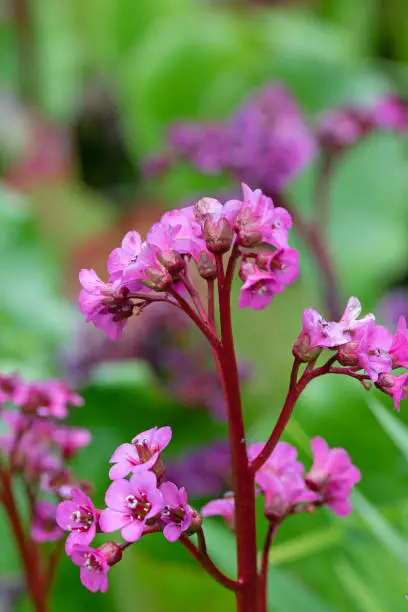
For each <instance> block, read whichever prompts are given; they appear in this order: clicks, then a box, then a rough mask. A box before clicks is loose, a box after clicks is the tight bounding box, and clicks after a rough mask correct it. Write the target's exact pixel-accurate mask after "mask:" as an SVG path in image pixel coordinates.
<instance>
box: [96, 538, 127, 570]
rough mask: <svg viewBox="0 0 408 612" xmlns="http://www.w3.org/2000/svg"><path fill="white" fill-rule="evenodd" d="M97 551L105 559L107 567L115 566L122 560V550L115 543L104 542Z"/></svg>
mask: <svg viewBox="0 0 408 612" xmlns="http://www.w3.org/2000/svg"><path fill="white" fill-rule="evenodd" d="M98 550H99V552H100V553H101V554H102V555H103V556H104V557H105V559H106V561H107V563H108V565H115V564H116V563H119V561H120V560H121V559H122V549H121V547H120V546H119V544H116V543H115V542H106V544H102V546H100V547H99V548H98Z"/></svg>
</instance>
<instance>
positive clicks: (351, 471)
mask: <svg viewBox="0 0 408 612" xmlns="http://www.w3.org/2000/svg"><path fill="white" fill-rule="evenodd" d="M312 451H313V457H314V461H313V465H312V467H311V470H310V472H309V473H308V474H307V476H306V479H305V480H306V483H307V485H308V486H309V487H310V488H311V489H312V491H314V492H316V493H317V494H318V495H319V497H320V499H321V500H322V502H323V503H324V504H326V505H327V506H329V508H331V509H332V510H333V512H334V513H335V514H337V515H338V516H343V517H344V516H348V515H349V514H350V512H351V509H352V508H351V504H350V501H349V498H350V495H351V491H352V489H353V486H354V485H355V484H356V483H357V482H359V481H360V479H361V473H360V471H359V470H358V469H357V468H356V467H355V466H354V465H353V464H352V463H351V461H350V457H349V455H348V454H347V452H346V451H345V450H344V449H343V448H332V449H330V448H329V447H328V445H327V442H326V441H325V440H323V438H319V437H317V438H313V440H312Z"/></svg>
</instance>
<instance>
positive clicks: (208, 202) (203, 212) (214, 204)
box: [194, 198, 222, 225]
mask: <svg viewBox="0 0 408 612" xmlns="http://www.w3.org/2000/svg"><path fill="white" fill-rule="evenodd" d="M221 208H222V204H221V202H219V201H218V200H216V199H215V198H201V199H200V200H198V202H196V203H195V204H194V217H195V219H196V221H197V222H198V223H200V225H201V224H203V223H204V221H205V219H206V218H207V217H208V215H212V214H213V213H215V212H219V211H220V210H221Z"/></svg>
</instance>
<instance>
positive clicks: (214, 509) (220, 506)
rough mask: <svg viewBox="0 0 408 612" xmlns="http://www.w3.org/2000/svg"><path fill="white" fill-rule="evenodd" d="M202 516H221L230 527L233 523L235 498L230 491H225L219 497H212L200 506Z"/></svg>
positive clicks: (231, 527)
mask: <svg viewBox="0 0 408 612" xmlns="http://www.w3.org/2000/svg"><path fill="white" fill-rule="evenodd" d="M201 515H202V516H222V517H224V519H225V520H226V522H227V524H228V526H229V527H230V529H232V530H234V525H235V499H234V496H233V495H232V494H231V493H226V494H225V496H224V497H223V498H221V499H213V500H212V501H210V502H208V504H205V506H203V507H202V508H201Z"/></svg>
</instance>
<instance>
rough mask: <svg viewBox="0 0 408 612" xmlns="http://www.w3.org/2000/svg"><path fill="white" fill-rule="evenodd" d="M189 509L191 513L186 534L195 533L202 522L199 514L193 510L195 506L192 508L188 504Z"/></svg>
mask: <svg viewBox="0 0 408 612" xmlns="http://www.w3.org/2000/svg"><path fill="white" fill-rule="evenodd" d="M189 509H190V510H191V511H192V515H191V523H190V527H189V528H188V529H187V531H186V533H187V534H188V535H192V534H193V533H197V532H198V531H200V529H201V526H202V523H203V519H202V516H201V514H199V513H198V512H197V510H195V508H192V507H191V506H189Z"/></svg>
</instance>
